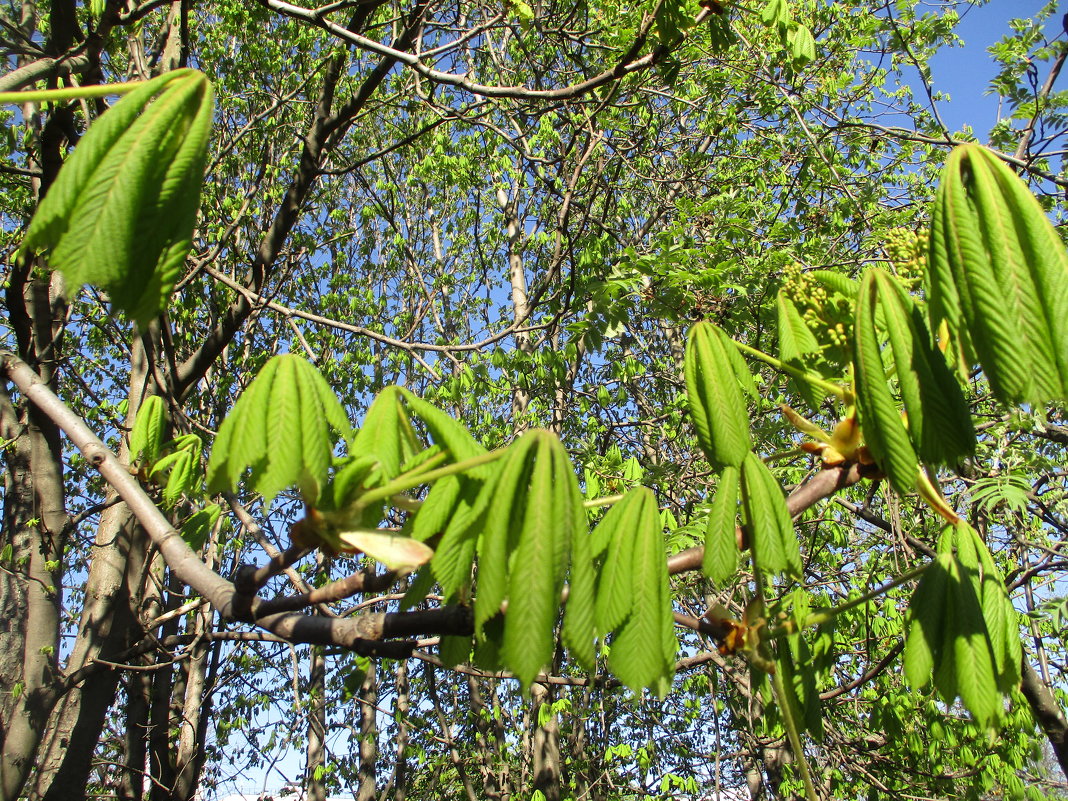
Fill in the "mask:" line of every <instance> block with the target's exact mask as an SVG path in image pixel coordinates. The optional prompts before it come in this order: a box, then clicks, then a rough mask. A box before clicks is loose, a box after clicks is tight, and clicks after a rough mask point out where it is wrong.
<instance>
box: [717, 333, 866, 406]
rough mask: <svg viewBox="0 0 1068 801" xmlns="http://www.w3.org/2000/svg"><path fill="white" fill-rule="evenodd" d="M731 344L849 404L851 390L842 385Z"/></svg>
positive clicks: (760, 352)
mask: <svg viewBox="0 0 1068 801" xmlns="http://www.w3.org/2000/svg"><path fill="white" fill-rule="evenodd" d="M731 342H732V343H733V344H734V347H736V348H738V350H740V351H741V352H742V353H747V354H749V355H750V356H752V357H754V358H756V359H760V360H761V361H762V362H766V363H767V364H770V365H771V366H772V367H774V368H775V369H776V370H781V371H782V372H784V373H789V374H790V375H791V376H793V377H794V378H796V379H798V380H799V381H806V382H808V383H809V384H811V385H812V386H814V387H816V388H818V389H822V390H823V391H824V392H826V393H827V394H828V395H834V397H836V398H838V400H840V401H842V403H846V404H848V403H849V390H847V389H846V388H845V387H843V386H841V385H840V384H835V383H834V382H833V381H828V380H827V379H825V378H820V376H818V375H816V374H815V373H810V372H809V371H808V370H802V369H801V368H800V367H794V366H793V365H792V364H787V363H786V362H784V361H783V360H782V359H776V358H775V357H774V356H769V355H768V354H766V353H764V351H762V350H757V349H756V348H752V347H750V346H749V345H746V344H744V343H742V342H739V341H738V340H736V339H732V340H731Z"/></svg>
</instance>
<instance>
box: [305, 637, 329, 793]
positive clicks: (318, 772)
mask: <svg viewBox="0 0 1068 801" xmlns="http://www.w3.org/2000/svg"><path fill="white" fill-rule="evenodd" d="M308 661H309V664H308V693H307V700H308V752H307V766H306V768H305V773H304V788H305V791H306V792H305V795H306V797H307V799H308V801H326V787H325V785H324V784H323V766H324V765H325V763H326V759H325V751H326V681H325V677H326V658H325V657H324V656H323V649H322V648H321V647H319V646H317V645H316V646H312V649H311V657H310V658H309V660H308Z"/></svg>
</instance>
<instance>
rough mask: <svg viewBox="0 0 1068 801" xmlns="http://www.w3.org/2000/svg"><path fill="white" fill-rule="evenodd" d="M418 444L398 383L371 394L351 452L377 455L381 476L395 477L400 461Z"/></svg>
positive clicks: (403, 460) (414, 450) (386, 477)
mask: <svg viewBox="0 0 1068 801" xmlns="http://www.w3.org/2000/svg"><path fill="white" fill-rule="evenodd" d="M418 448H419V445H418V441H417V437H416V436H415V432H414V431H412V424H411V423H410V422H409V421H408V415H407V412H406V411H405V409H404V405H403V403H401V389H400V387H395V386H389V387H386V388H385V389H383V390H382V391H381V392H379V393H378V395H376V396H375V399H374V401H372V403H371V406H370V407H369V408H368V409H367V413H366V414H365V415H364V418H363V423H361V424H360V428H359V430H358V431H357V432H356V436H355V438H354V439H353V440H352V453H353V454H354V455H357V456H359V457H368V456H371V457H374V458H375V459H377V461H378V464H379V465H380V466H381V468H382V475H383V478H385V479H386V480H387V481H388V480H389V479H392V478H396V476H397V475H398V474H399V473H400V471H401V465H402V464H404V463H405V462H406V461H408V459H410V458H411V457H412V455H413V454H414V453H415V452H416V450H418Z"/></svg>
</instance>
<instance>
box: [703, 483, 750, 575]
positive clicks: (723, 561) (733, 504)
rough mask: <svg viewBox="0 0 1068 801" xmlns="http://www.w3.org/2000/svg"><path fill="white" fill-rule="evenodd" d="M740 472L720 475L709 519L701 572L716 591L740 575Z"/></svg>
mask: <svg viewBox="0 0 1068 801" xmlns="http://www.w3.org/2000/svg"><path fill="white" fill-rule="evenodd" d="M740 479H741V476H740V474H739V471H738V468H736V467H724V468H723V469H722V470H721V471H720V473H719V481H718V483H717V484H716V494H715V496H714V497H713V499H712V508H711V510H710V512H709V515H708V529H707V531H706V533H705V556H704V561H703V563H702V566H701V569H702V570H703V571H704V574H705V575H706V576H708V577H709V578H710V579H711V580H712V582H713V583H714V584H715V585H716V586H717V587H723V586H724V585H725V584H726V582H727V581H728V580H729V579H731V578H733V577H734V575H735V574H736V573H737V572H738V536H737V531H736V526H737V520H738V482H739V481H740Z"/></svg>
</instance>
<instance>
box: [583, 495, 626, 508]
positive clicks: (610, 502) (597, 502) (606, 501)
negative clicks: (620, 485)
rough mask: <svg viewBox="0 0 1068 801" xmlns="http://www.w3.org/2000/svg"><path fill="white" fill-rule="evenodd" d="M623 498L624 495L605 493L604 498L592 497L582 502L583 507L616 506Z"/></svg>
mask: <svg viewBox="0 0 1068 801" xmlns="http://www.w3.org/2000/svg"><path fill="white" fill-rule="evenodd" d="M621 500H623V496H622V495H605V496H604V497H603V498H590V499H588V500H585V501H583V502H582V508H583V509H597V508H600V507H601V506H614V505H615V504H617V503H619V502H620V501H621Z"/></svg>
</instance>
